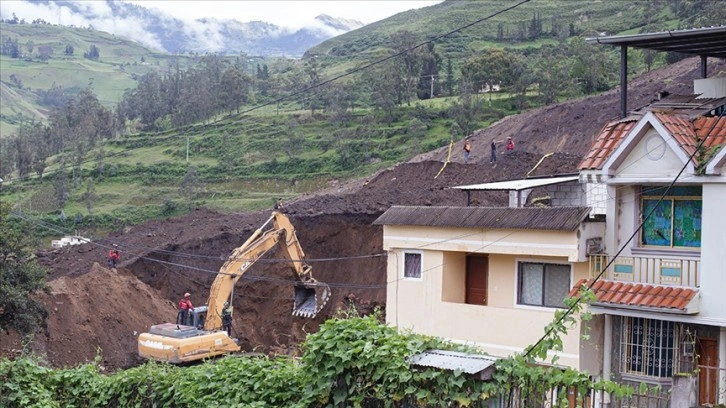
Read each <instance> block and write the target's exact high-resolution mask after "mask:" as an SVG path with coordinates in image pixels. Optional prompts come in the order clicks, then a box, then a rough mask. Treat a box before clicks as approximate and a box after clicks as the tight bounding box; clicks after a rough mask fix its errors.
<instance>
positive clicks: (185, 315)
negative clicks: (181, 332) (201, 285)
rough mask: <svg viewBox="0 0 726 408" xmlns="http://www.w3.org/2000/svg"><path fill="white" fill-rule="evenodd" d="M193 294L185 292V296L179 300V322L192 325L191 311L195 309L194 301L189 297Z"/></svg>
mask: <svg viewBox="0 0 726 408" xmlns="http://www.w3.org/2000/svg"><path fill="white" fill-rule="evenodd" d="M190 297H191V295H190V294H189V292H187V293H185V294H184V297H183V298H182V299H181V300H180V301H179V317H178V318H177V324H185V325H187V326H189V325H190V323H191V322H190V320H191V319H190V318H191V313H190V312H192V311H194V306H193V305H192V301H191V300H190V299H189V298H190Z"/></svg>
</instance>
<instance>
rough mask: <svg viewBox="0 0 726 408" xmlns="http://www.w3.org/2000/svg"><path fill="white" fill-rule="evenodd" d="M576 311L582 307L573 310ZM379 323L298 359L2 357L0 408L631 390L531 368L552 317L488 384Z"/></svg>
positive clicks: (435, 343)
mask: <svg viewBox="0 0 726 408" xmlns="http://www.w3.org/2000/svg"><path fill="white" fill-rule="evenodd" d="M583 293H586V292H583ZM570 302H571V303H570V304H574V303H572V302H575V301H574V299H570ZM574 310H575V311H580V310H581V307H579V306H577V305H575V308H574ZM558 317H562V314H560V315H558ZM379 319H380V316H379V315H378V314H374V315H370V316H367V317H349V318H345V317H339V318H334V319H330V320H328V321H327V322H325V323H324V324H323V325H322V326H321V327H320V330H319V331H318V332H317V333H314V334H311V335H309V336H308V338H307V340H306V341H305V343H304V344H303V345H302V357H301V358H300V359H292V358H290V357H287V356H278V357H274V358H268V357H241V356H228V357H225V358H223V359H221V360H213V361H209V362H205V363H203V364H201V365H196V366H191V367H176V366H170V365H168V364H159V363H153V362H149V363H146V364H144V365H141V366H139V367H135V368H131V369H128V370H123V371H119V372H116V373H112V374H104V373H102V371H101V367H100V365H99V362H98V361H96V362H95V363H93V364H86V365H82V366H79V367H76V368H65V369H51V368H47V367H46V366H45V365H44V364H43V363H42V362H41V361H39V360H37V359H33V358H28V357H23V358H18V359H16V360H8V359H7V358H3V359H1V360H0V404H2V405H3V406H6V407H9V408H10V407H146V406H159V407H171V406H225V407H226V406H244V407H300V408H303V407H341V406H344V407H379V406H388V407H404V406H408V407H435V406H458V407H469V406H478V407H483V406H488V405H484V404H488V402H489V401H490V400H493V399H494V400H496V399H503V400H507V399H509V398H511V394H510V391H511V390H513V389H515V388H516V389H517V390H518V392H519V394H520V395H521V398H522V400H527V401H530V402H531V401H532V400H538V399H540V398H542V397H543V395H545V394H544V393H545V392H546V391H548V390H552V389H555V388H559V389H568V390H573V391H574V393H575V396H576V397H577V398H578V399H581V398H583V397H584V396H585V395H586V393H587V392H588V391H589V390H591V389H600V390H603V389H604V390H607V391H608V392H611V393H613V394H614V395H617V396H622V395H626V394H629V393H632V390H631V389H630V388H627V387H621V386H617V385H615V384H613V383H610V382H597V383H595V382H593V381H591V380H590V379H589V378H588V377H587V375H586V374H584V373H579V372H577V371H575V370H572V369H560V368H555V367H552V366H540V365H536V364H534V363H535V360H534V357H535V356H540V355H545V356H546V354H547V353H546V350H547V349H550V350H560V349H561V348H560V346H561V342H558V340H557V339H558V337H559V335H560V334H561V333H562V332H564V331H566V330H567V327H570V324H571V323H572V321H574V320H573V319H572V318H568V319H556V320H555V321H553V323H552V324H551V325H550V326H549V327H548V329H551V335H550V336H547V338H548V340H547V341H545V342H542V343H541V344H539V345H536V346H535V347H534V349H532V350H534V351H533V352H530V353H526V354H520V355H516V356H514V357H512V358H506V359H501V360H498V361H497V362H496V364H495V367H496V370H495V374H494V378H493V380H492V381H488V382H485V381H481V380H477V379H475V378H474V377H472V376H469V375H467V374H465V373H464V372H462V371H461V370H453V371H449V370H440V369H436V368H431V367H413V366H412V365H411V363H410V361H409V360H410V358H411V357H413V356H414V355H416V354H418V353H421V352H423V351H426V350H432V349H445V350H454V351H463V352H476V350H474V349H472V348H470V347H466V346H463V345H457V344H453V343H450V342H446V341H444V340H442V339H439V338H432V337H427V336H422V335H417V334H411V333H399V332H398V331H397V330H396V329H395V328H393V327H390V326H387V325H384V324H382V323H380V321H379ZM566 401H567V393H566V392H560V393H558V394H557V401H553V403H554V404H555V405H553V406H562V405H560V404H562V403H566ZM447 404H448V405H447ZM451 404H455V405H451Z"/></svg>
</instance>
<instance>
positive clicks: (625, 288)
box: [569, 279, 698, 313]
mask: <svg viewBox="0 0 726 408" xmlns="http://www.w3.org/2000/svg"><path fill="white" fill-rule="evenodd" d="M592 282H593V280H592V279H589V280H588V279H581V280H579V281H578V282H577V283H576V284H575V286H574V287H573V288H572V290H570V294H569V296H570V297H574V296H578V294H579V292H580V287H582V286H588V287H589V286H590V285H592V288H591V289H592V291H593V292H594V293H595V297H597V301H596V302H595V304H596V305H601V306H615V307H634V308H647V309H653V308H655V309H660V310H662V311H670V312H687V311H689V312H690V313H693V312H697V309H695V310H692V309H693V307H692V306H693V304H692V302H693V301H694V300H697V295H698V289H696V288H682V287H678V286H666V285H650V284H646V283H638V282H617V281H609V280H604V279H600V280H598V281H596V282H595V283H594V284H593V283H592ZM689 306H691V307H689Z"/></svg>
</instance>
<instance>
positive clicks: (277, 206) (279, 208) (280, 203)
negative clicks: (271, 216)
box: [274, 198, 282, 211]
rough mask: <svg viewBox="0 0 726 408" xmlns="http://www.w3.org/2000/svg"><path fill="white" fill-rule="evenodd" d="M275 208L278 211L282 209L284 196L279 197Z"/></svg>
mask: <svg viewBox="0 0 726 408" xmlns="http://www.w3.org/2000/svg"><path fill="white" fill-rule="evenodd" d="M274 209H275V210H277V211H282V198H278V199H277V202H276V203H275V207H274Z"/></svg>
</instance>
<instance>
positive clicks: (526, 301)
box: [517, 262, 570, 307]
mask: <svg viewBox="0 0 726 408" xmlns="http://www.w3.org/2000/svg"><path fill="white" fill-rule="evenodd" d="M569 292H570V265H563V264H547V263H535V262H520V263H519V288H518V294H517V303H519V304H520V305H531V306H546V307H565V303H564V300H565V298H566V297H567V294H568V293H569Z"/></svg>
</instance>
